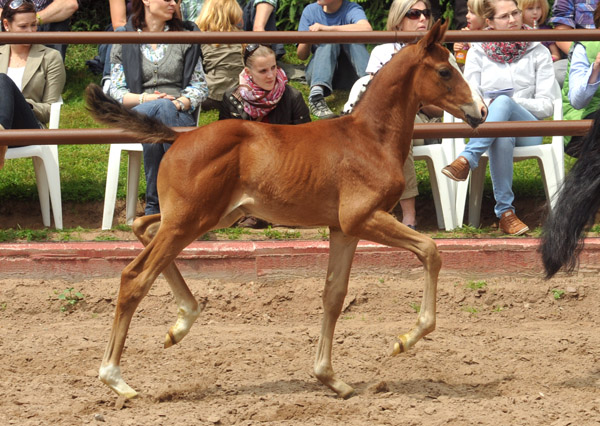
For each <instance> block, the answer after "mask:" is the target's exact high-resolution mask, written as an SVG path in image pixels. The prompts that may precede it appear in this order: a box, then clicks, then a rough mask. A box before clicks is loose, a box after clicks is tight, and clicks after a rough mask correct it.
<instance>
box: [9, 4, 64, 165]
mask: <svg viewBox="0 0 600 426" xmlns="http://www.w3.org/2000/svg"><path fill="white" fill-rule="evenodd" d="M35 13H36V12H35V6H34V5H33V3H31V2H27V1H20V0H15V1H13V2H12V3H10V4H9V5H7V7H5V8H4V9H3V10H2V14H1V15H0V20H1V21H2V31H5V32H15V33H24V32H28V33H29V32H35V31H37V18H36V16H35ZM65 80H66V72H65V66H64V64H63V61H62V59H61V56H60V53H59V52H58V51H56V50H55V49H51V48H49V47H46V46H43V45H41V44H5V45H3V46H0V93H1V94H2V95H1V96H0V129H39V128H42V127H43V126H44V125H45V124H47V123H48V121H49V120H50V107H51V105H52V103H54V102H58V101H59V100H60V95H61V93H62V91H63V88H64V86H65ZM6 150H7V147H6V146H0V168H2V166H3V165H4V156H5V154H6Z"/></svg>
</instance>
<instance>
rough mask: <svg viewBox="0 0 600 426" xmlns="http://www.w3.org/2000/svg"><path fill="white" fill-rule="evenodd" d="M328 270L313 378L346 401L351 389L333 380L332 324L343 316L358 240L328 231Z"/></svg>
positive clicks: (337, 232) (331, 230)
mask: <svg viewBox="0 0 600 426" xmlns="http://www.w3.org/2000/svg"><path fill="white" fill-rule="evenodd" d="M330 234H331V235H330V237H329V266H328V268H327V279H326V281H325V289H324V291H323V311H324V312H323V323H322V325H321V336H320V337H319V345H318V347H317V355H316V357H315V365H314V371H315V376H316V377H317V378H318V379H319V380H320V381H321V382H322V383H323V384H325V385H327V386H329V387H330V388H331V389H332V390H333V391H334V392H336V393H337V394H338V395H339V396H341V397H342V398H348V397H350V396H351V395H352V393H353V392H354V389H353V388H352V387H351V386H349V385H347V384H346V383H344V382H343V381H341V380H339V379H338V378H336V376H335V373H334V372H333V366H332V364H331V350H332V342H333V333H334V331H335V324H336V322H337V320H338V318H339V316H340V313H341V312H342V307H343V305H344V298H345V297H346V293H347V292H348V278H349V277H350V267H351V266H352V259H353V258H354V252H355V250H356V245H357V244H358V238H353V237H348V236H346V235H344V234H343V233H342V232H341V231H340V230H339V229H332V228H330Z"/></svg>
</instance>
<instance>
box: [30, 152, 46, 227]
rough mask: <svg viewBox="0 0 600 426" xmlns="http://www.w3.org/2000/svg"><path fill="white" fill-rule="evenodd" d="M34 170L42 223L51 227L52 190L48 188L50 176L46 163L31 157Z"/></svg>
mask: <svg viewBox="0 0 600 426" xmlns="http://www.w3.org/2000/svg"><path fill="white" fill-rule="evenodd" d="M31 160H32V161H33V169H34V170H35V181H36V184H37V190H38V196H39V198H40V209H41V211H42V222H43V224H44V226H48V227H49V226H51V221H50V190H49V187H48V175H47V174H46V168H45V167H44V161H42V159H41V158H40V157H31Z"/></svg>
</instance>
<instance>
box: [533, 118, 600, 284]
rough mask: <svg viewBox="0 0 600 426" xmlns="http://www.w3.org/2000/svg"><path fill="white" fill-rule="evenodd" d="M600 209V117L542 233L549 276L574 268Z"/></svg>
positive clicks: (543, 258)
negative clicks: (586, 235) (583, 239)
mask: <svg viewBox="0 0 600 426" xmlns="http://www.w3.org/2000/svg"><path fill="white" fill-rule="evenodd" d="M599 208H600V119H595V120H594V122H593V124H592V127H591V129H590V131H589V133H588V134H587V135H586V136H585V139H584V143H583V148H582V150H581V154H580V158H579V160H578V161H577V163H575V165H574V166H573V168H572V169H571V171H570V173H569V174H568V175H567V177H566V179H565V182H564V184H563V186H562V188H561V190H560V192H559V194H558V199H557V202H556V207H555V208H554V209H552V212H551V214H550V217H549V218H548V220H547V221H546V224H545V225H544V229H543V232H542V242H541V252H542V260H543V262H544V268H545V269H546V278H551V277H552V276H553V275H554V274H556V273H557V272H558V271H559V270H560V268H562V267H563V266H565V267H566V270H567V271H569V272H570V271H572V270H573V269H574V268H575V266H577V262H578V258H579V253H580V251H581V249H582V248H583V241H582V237H583V233H584V231H585V230H586V229H587V228H589V227H590V226H591V225H592V224H593V221H594V218H595V215H596V212H597V211H598V209H599Z"/></svg>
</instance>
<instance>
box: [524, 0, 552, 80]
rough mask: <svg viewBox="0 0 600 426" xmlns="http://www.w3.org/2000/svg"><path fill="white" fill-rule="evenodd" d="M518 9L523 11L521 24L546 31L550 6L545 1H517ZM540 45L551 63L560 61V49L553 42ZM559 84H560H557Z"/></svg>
mask: <svg viewBox="0 0 600 426" xmlns="http://www.w3.org/2000/svg"><path fill="white" fill-rule="evenodd" d="M519 9H521V10H522V11H523V23H524V24H525V25H528V26H530V27H531V28H533V29H540V30H547V29H550V28H551V27H550V26H549V25H546V18H548V11H549V10H550V5H548V1H547V0H519ZM542 44H543V45H544V46H546V48H547V49H548V50H549V51H550V55H551V56H552V61H554V62H556V61H558V60H560V58H561V54H560V49H559V48H558V46H557V45H556V42H554V41H543V42H542ZM559 84H560V83H559Z"/></svg>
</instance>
